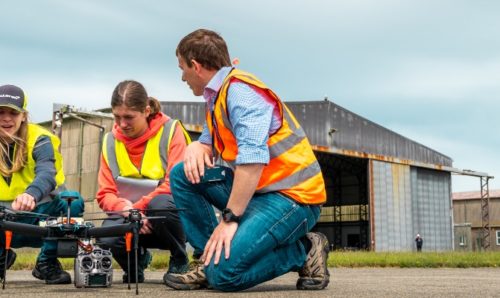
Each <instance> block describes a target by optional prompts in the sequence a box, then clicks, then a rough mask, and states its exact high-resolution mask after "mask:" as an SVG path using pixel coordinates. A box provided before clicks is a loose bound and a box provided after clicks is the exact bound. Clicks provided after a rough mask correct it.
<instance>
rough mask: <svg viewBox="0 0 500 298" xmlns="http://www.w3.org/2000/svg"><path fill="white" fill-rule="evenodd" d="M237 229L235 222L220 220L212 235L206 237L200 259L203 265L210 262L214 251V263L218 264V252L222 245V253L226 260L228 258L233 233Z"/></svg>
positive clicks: (220, 250) (219, 252)
mask: <svg viewBox="0 0 500 298" xmlns="http://www.w3.org/2000/svg"><path fill="white" fill-rule="evenodd" d="M237 229H238V223H236V222H224V221H221V222H220V223H219V225H218V226H217V227H216V228H215V230H214V232H213V233H212V236H210V239H208V242H207V244H206V245H205V250H204V251H203V255H202V256H201V259H202V260H204V262H205V266H208V264H210V261H211V260H212V257H213V256H214V253H215V259H214V264H215V265H217V264H219V260H220V254H221V252H222V247H224V255H225V256H226V260H227V259H229V255H230V253H231V241H232V240H233V237H234V234H236V230H237Z"/></svg>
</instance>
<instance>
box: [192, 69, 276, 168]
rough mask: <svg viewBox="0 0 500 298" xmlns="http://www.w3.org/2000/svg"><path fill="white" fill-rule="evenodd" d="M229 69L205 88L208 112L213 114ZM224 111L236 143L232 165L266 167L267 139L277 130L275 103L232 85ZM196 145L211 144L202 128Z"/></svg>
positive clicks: (243, 87)
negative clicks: (235, 152) (235, 153)
mask: <svg viewBox="0 0 500 298" xmlns="http://www.w3.org/2000/svg"><path fill="white" fill-rule="evenodd" d="M231 69H232V68H231V67H223V68H221V69H220V70H219V71H218V72H217V73H216V74H215V76H214V77H213V78H212V79H211V80H210V82H208V84H207V86H206V87H205V90H204V92H203V98H205V101H206V102H207V107H209V108H210V111H213V108H214V101H215V99H216V97H217V93H218V92H219V90H220V88H221V87H222V82H223V81H224V79H225V78H226V77H227V75H228V74H229V72H230V71H231ZM227 109H228V114H229V121H230V122H231V125H232V131H233V132H234V134H235V137H236V141H237V143H238V155H237V157H236V161H235V164H236V165H241V164H268V163H269V148H268V146H267V141H268V139H269V135H270V134H272V133H274V132H275V131H276V130H278V129H279V127H280V126H281V118H280V116H279V111H278V110H277V108H276V103H274V102H273V101H272V100H271V99H266V98H265V97H264V96H262V95H261V94H259V93H258V92H257V91H255V90H254V89H253V88H252V87H251V86H249V85H247V84H245V83H241V82H234V83H231V85H230V86H229V88H228V91H227ZM198 141H200V142H201V143H203V144H207V145H211V144H212V136H211V135H210V132H209V130H208V127H207V125H206V124H205V125H203V131H202V132H201V136H200V138H199V139H198Z"/></svg>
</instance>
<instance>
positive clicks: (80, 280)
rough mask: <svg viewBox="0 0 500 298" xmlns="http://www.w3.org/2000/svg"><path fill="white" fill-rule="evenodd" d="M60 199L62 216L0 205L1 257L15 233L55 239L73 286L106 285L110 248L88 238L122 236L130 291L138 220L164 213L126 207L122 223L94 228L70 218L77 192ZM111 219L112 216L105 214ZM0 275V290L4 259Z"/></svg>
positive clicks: (110, 275)
mask: <svg viewBox="0 0 500 298" xmlns="http://www.w3.org/2000/svg"><path fill="white" fill-rule="evenodd" d="M60 196H61V199H63V200H65V201H67V202H68V210H67V214H66V216H65V217H63V216H61V217H51V216H49V215H47V214H40V213H33V212H26V211H14V210H11V209H8V208H7V207H3V206H0V230H3V231H4V233H5V253H6V255H5V258H6V260H7V257H8V254H9V250H10V248H11V247H10V246H11V241H12V234H13V233H19V234H23V235H27V236H34V237H41V238H43V239H45V240H56V241H57V257H62V258H75V263H74V273H75V277H74V284H75V287H77V288H82V287H85V288H90V287H109V286H111V283H112V280H113V268H112V254H111V251H110V250H107V249H102V248H100V247H98V246H97V245H95V244H92V238H100V237H116V236H121V235H124V236H125V248H126V251H127V258H128V260H127V261H128V264H129V266H128V270H129V271H128V277H129V280H128V289H129V290H130V289H131V288H130V276H131V275H130V254H131V252H132V250H133V251H134V257H135V263H136V264H137V263H138V250H139V230H140V228H141V226H142V219H160V218H165V217H164V216H148V217H145V216H144V215H143V214H142V213H141V212H143V211H145V210H141V209H130V210H127V212H128V213H129V214H128V216H127V217H125V222H124V223H123V224H117V225H114V226H108V227H95V226H94V224H93V223H92V222H91V221H84V220H83V218H76V217H71V215H70V207H71V202H72V201H73V200H76V199H78V198H79V193H78V192H75V191H65V192H62V193H61V195H60ZM149 211H171V212H176V211H181V209H175V208H168V209H161V210H159V209H155V210H149ZM106 213H108V214H118V213H119V212H106ZM23 216H27V217H39V218H41V219H44V220H41V221H40V225H39V226H36V225H31V224H26V223H20V222H16V221H15V220H16V218H19V217H23ZM108 218H112V216H110V217H108ZM4 272H5V273H4V278H3V280H2V289H5V281H6V276H7V262H5V268H4ZM135 292H136V295H138V294H139V284H138V266H135Z"/></svg>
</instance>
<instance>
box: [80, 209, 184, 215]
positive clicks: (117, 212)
mask: <svg viewBox="0 0 500 298" xmlns="http://www.w3.org/2000/svg"><path fill="white" fill-rule="evenodd" d="M131 211H139V212H148V213H150V212H153V213H154V212H178V211H186V208H163V209H134V208H131V209H128V210H122V211H99V212H85V215H92V214H103V213H105V214H122V213H126V212H131Z"/></svg>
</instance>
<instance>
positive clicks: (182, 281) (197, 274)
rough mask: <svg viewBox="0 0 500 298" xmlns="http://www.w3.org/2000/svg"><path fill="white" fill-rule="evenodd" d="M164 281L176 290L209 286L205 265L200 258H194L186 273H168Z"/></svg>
mask: <svg viewBox="0 0 500 298" xmlns="http://www.w3.org/2000/svg"><path fill="white" fill-rule="evenodd" d="M163 281H164V282H165V284H166V285H167V286H169V287H171V288H174V289H176V290H196V289H203V288H207V287H208V282H207V278H206V276H205V266H204V265H203V262H202V261H200V260H193V261H192V262H191V263H190V264H189V270H188V271H187V272H186V273H166V274H165V275H164V276H163Z"/></svg>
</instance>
